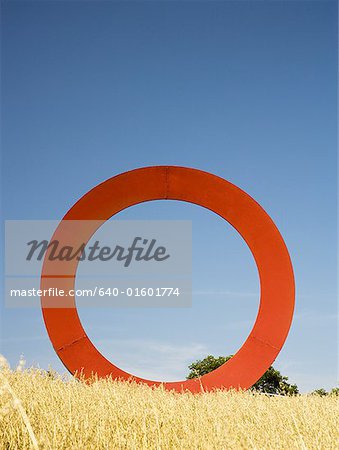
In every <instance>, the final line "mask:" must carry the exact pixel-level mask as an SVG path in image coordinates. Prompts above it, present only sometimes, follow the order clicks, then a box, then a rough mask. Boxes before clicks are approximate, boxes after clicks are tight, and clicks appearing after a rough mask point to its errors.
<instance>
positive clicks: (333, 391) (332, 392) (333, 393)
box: [330, 387, 339, 396]
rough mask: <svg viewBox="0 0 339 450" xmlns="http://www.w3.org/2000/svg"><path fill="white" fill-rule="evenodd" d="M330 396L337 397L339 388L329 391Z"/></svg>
mask: <svg viewBox="0 0 339 450" xmlns="http://www.w3.org/2000/svg"><path fill="white" fill-rule="evenodd" d="M330 395H335V396H339V387H335V388H333V389H332V390H331V392H330Z"/></svg>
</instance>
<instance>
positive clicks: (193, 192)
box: [41, 166, 295, 392]
mask: <svg viewBox="0 0 339 450" xmlns="http://www.w3.org/2000/svg"><path fill="white" fill-rule="evenodd" d="M163 199H169V200H180V201H184V202H189V203H194V204H196V205H200V206H202V207H204V208H207V209H209V210H210V211H213V212H215V213H216V214H218V215H219V216H221V217H222V218H224V219H225V220H227V222H229V223H230V224H231V225H232V226H233V227H234V228H235V229H236V230H237V231H238V232H239V233H240V235H241V236H242V237H243V239H244V240H245V241H246V243H247V245H248V246H249V248H250V250H251V252H252V254H253V256H254V259H255V262H256V265H257V267H258V271H259V278H260V306H259V310H258V315H257V318H256V321H255V323H254V326H253V328H252V330H251V332H250V334H249V336H248V338H247V339H246V341H245V342H244V344H243V345H242V347H241V348H240V349H239V350H238V351H237V353H236V354H235V355H234V356H233V357H232V358H231V359H230V360H229V361H227V362H226V363H225V364H223V365H222V366H221V367H219V368H218V369H216V370H214V371H213V372H210V373H208V374H206V375H204V376H203V377H201V378H200V379H190V380H185V381H177V382H159V381H151V380H145V379H142V378H139V377H136V376H134V375H131V374H129V373H127V372H125V371H123V370H121V369H119V368H118V367H116V366H115V365H114V364H112V363H111V362H110V361H108V360H107V359H106V358H105V357H104V356H103V355H102V354H101V353H100V352H99V351H98V350H97V349H96V347H95V346H94V345H93V344H92V342H91V341H90V339H89V338H88V336H87V335H86V332H85V330H84V328H83V327H82V324H81V321H80V318H79V316H78V313H77V309H76V304H75V298H74V297H67V300H66V301H67V304H66V305H63V306H65V307H58V308H55V307H54V308H53V307H50V306H49V305H48V302H49V299H48V298H47V297H44V296H42V298H41V306H42V312H43V317H44V321H45V325H46V328H47V331H48V334H49V337H50V340H51V342H52V344H53V347H54V349H55V351H56V353H57V354H58V356H59V358H60V359H61V361H62V362H63V364H64V365H65V366H66V368H67V369H68V370H69V371H70V372H71V373H72V374H73V375H75V376H78V374H80V373H82V376H84V377H85V378H90V377H91V376H93V374H96V375H97V376H98V377H107V376H111V377H112V378H114V379H119V380H134V381H136V382H140V383H146V384H148V385H150V386H158V385H160V384H161V385H163V386H164V387H165V388H166V389H174V390H176V391H178V392H182V391H185V390H189V391H191V392H201V391H202V390H204V391H210V390H213V389H217V388H223V389H229V388H234V389H248V388H249V387H251V386H252V385H253V384H254V383H255V382H256V381H257V380H258V379H259V378H260V377H261V376H262V375H263V374H264V373H265V371H266V370H267V369H268V367H269V366H270V365H271V364H272V363H273V361H274V360H275V358H276V357H277V355H278V353H279V351H280V350H281V348H282V346H283V344H284V342H285V339H286V337H287V334H288V331H289V328H290V325H291V322H292V316H293V310H294V295H295V294H294V291H295V288H294V276H293V268H292V264H291V260H290V257H289V253H288V250H287V248H286V245H285V243H284V241H283V238H282V237H281V235H280V233H279V231H278V229H277V227H276V226H275V224H274V223H273V221H272V219H271V218H270V217H269V216H268V214H267V213H266V212H265V211H264V210H263V208H262V207H261V206H260V205H259V204H258V203H257V202H256V201H255V200H253V199H252V198H251V197H250V196H249V195H248V194H246V192H244V191H242V190H241V189H239V188H238V187H237V186H235V185H233V184H231V183H229V182H228V181H226V180H224V179H222V178H220V177H217V176H215V175H212V174H210V173H207V172H203V171H201V170H197V169H192V168H187V167H177V166H156V167H144V168H140V169H135V170H132V171H130V172H125V173H122V174H120V175H117V176H115V177H112V178H110V179H109V180H107V181H104V182H103V183H101V184H99V185H98V186H96V187H95V188H93V189H92V190H90V191H89V192H87V193H86V194H85V195H84V196H83V197H82V198H81V199H80V200H79V201H78V202H77V203H75V205H74V206H73V207H72V208H71V209H70V210H69V211H68V212H67V214H66V215H65V217H64V218H63V219H62V221H61V222H60V223H59V226H58V227H57V229H56V231H55V234H54V236H53V239H59V238H61V239H62V229H63V224H65V223H67V222H65V221H68V220H73V221H74V220H88V221H93V222H90V223H91V224H93V225H91V226H90V227H86V229H85V230H79V234H77V233H74V234H72V237H71V239H72V242H73V243H74V248H77V244H78V243H79V242H88V240H89V239H90V237H91V236H92V235H93V234H94V233H95V231H96V230H97V229H98V228H99V226H100V225H101V224H102V223H104V222H105V221H106V220H108V219H109V218H110V217H112V216H113V215H114V214H117V213H118V212H120V211H122V210H124V209H126V208H128V207H130V206H133V205H137V204H139V203H142V202H147V201H151V200H163ZM47 256H48V254H46V256H45V261H44V265H43V269H42V275H41V289H48V288H50V287H53V283H54V281H53V278H51V275H50V272H49V270H48V269H49V267H48V266H49V260H48V259H47ZM70 264H73V266H72V267H71V272H70V273H71V275H68V276H65V277H62V278H61V283H62V287H63V289H64V290H65V291H67V290H69V289H74V284H75V277H76V271H77V264H78V262H71V263H70Z"/></svg>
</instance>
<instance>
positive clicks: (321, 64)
mask: <svg viewBox="0 0 339 450" xmlns="http://www.w3.org/2000/svg"><path fill="white" fill-rule="evenodd" d="M336 82H337V3H336V2H334V1H328V2H327V1H286V2H285V1H284V2H279V1H272V2H269V1H258V2H257V1H251V2H246V1H241V2H231V1H218V2H213V1H201V2H195V1H187V2H174V1H169V2H165V1H149V2H142V1H139V2H130V1H128V2H115V1H110V2H108V1H107V2H101V1H96V2H94V1H93V2H80V1H77V2H58V1H57V2H52V1H46V2H38V1H34V2H30V1H26V2H17V1H8V2H3V4H2V130H1V131H2V187H3V204H2V209H3V217H4V219H60V218H61V217H62V216H63V214H64V213H65V212H66V211H67V210H68V209H69V208H70V206H71V205H72V204H73V203H74V202H75V201H76V200H77V199H78V198H79V197H81V196H82V195H83V194H84V193H85V192H87V191H88V190H89V189H90V188H92V187H93V186H95V185H96V184H98V183H99V182H101V181H103V180H105V179H107V178H109V177H111V176H113V175H116V174H118V173H120V172H122V171H125V170H130V169H133V168H136V167H140V166H147V165H154V164H174V165H175V164H177V165H184V166H190V167H196V168H199V169H203V170H206V171H210V172H212V173H215V174H217V175H219V176H222V177H224V178H226V179H228V180H230V181H231V182H233V183H235V184H236V185H238V186H239V187H241V188H242V189H244V190H245V191H247V192H248V193H249V194H250V195H251V196H253V197H254V198H255V199H256V200H257V201H258V202H259V203H260V204H261V205H262V206H263V207H264V208H265V209H266V211H267V212H268V213H269V214H270V215H271V217H272V218H273V220H274V221H275V223H276V224H277V226H278V228H279V229H280V231H281V233H282V235H283V237H284V239H285V241H286V243H287V245H288V248H289V250H290V253H291V257H292V260H293V264H294V269H295V276H296V284H297V298H296V312H295V319H294V322H293V326H292V329H291V332H290V335H289V337H288V340H287V342H286V344H285V346H284V348H283V350H282V352H281V353H280V355H279V357H278V359H277V360H276V362H275V366H276V367H277V368H279V369H281V371H282V372H283V373H284V374H286V375H288V376H289V378H290V381H293V382H296V383H297V384H298V385H299V386H300V388H301V389H302V390H303V391H308V390H311V389H313V388H316V387H321V386H323V387H325V388H330V387H333V386H334V385H335V384H336V379H337V349H336V329H337V319H338V315H337V301H336V229H337V222H336V221H337V217H336V173H337V165H336V115H337V113H336V111H337V105H336ZM202 189H203V187H202ZM120 216H121V218H122V219H123V218H126V219H127V218H128V219H134V218H138V219H146V218H152V219H157V218H159V219H164V218H166V219H170V218H174V219H189V220H192V224H193V291H194V295H193V307H192V308H190V309H186V310H185V311H183V310H182V309H181V310H174V309H162V310H160V309H159V310H158V309H154V310H146V309H135V310H130V309H126V310H122V309H120V310H118V309H110V310H103V309H98V310H88V309H87V310H80V316H81V319H82V321H83V324H84V326H85V328H86V331H87V332H88V334H89V336H90V337H91V338H92V339H93V341H94V343H95V344H96V345H97V346H98V348H99V349H100V350H101V351H102V352H103V353H104V355H105V356H107V357H108V358H110V359H111V360H112V362H114V363H116V364H117V365H120V366H121V367H122V368H123V369H126V370H129V371H131V372H132V373H134V374H136V375H143V376H146V377H150V378H153V379H156V378H157V379H163V380H165V379H167V380H173V379H182V378H183V377H185V375H186V374H187V365H188V364H189V363H190V362H192V361H193V360H195V359H197V358H202V357H204V356H206V355H207V354H214V355H227V354H230V353H233V352H235V351H236V350H237V349H238V348H239V346H240V345H241V344H242V342H243V341H244V339H245V338H246V336H247V334H248V332H249V331H250V329H251V326H252V324H253V322H254V319H255V316H256V312H257V308H258V302H259V294H258V292H259V286H258V275H257V271H256V267H255V264H254V262H253V258H252V256H251V254H250V252H249V250H248V249H247V247H246V245H245V243H244V242H243V241H242V240H241V238H240V236H238V235H237V233H236V232H235V231H234V230H233V229H232V228H231V226H229V225H228V224H227V223H225V222H223V221H222V220H221V219H219V218H218V217H215V216H214V215H213V214H212V213H210V212H208V211H205V210H203V209H201V208H199V207H196V206H192V205H186V204H180V203H177V202H152V203H149V204H143V205H140V206H137V207H134V208H131V209H130V210H128V211H126V212H124V213H121V214H120ZM209 249H210V250H209ZM0 350H1V352H2V353H3V354H5V355H6V356H7V357H8V358H9V360H10V362H11V364H12V365H15V363H16V361H17V360H18V359H19V356H20V354H21V353H23V354H24V355H25V358H26V360H27V364H28V365H31V364H35V365H40V366H41V367H44V368H47V367H48V365H51V366H53V367H54V368H55V369H57V370H60V371H63V370H64V368H63V366H62V364H61V363H60V362H59V360H58V357H57V356H56V354H55V353H54V351H53V349H52V346H51V344H50V342H49V340H48V338H47V334H46V331H45V327H44V324H43V320H42V316H41V312H40V310H39V309H27V310H19V309H13V310H10V309H5V308H2V310H1V349H0Z"/></svg>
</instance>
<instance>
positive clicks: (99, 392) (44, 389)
mask: <svg viewBox="0 0 339 450" xmlns="http://www.w3.org/2000/svg"><path fill="white" fill-rule="evenodd" d="M19 369H20V367H19ZM338 426H339V423H338V397H335V396H328V397H323V398H322V397H319V396H315V395H299V396H295V397H268V396H266V395H260V394H253V393H250V392H235V391H233V392H231V391H229V392H226V391H216V392H213V393H202V394H195V395H194V394H191V393H188V392H187V393H183V394H177V393H174V392H168V391H165V390H164V389H162V388H157V389H151V388H149V387H148V386H145V385H137V384H133V383H126V382H125V383H124V382H115V381H112V380H98V381H95V382H93V383H92V384H85V383H82V382H79V381H76V380H74V379H71V380H69V379H67V380H66V379H62V378H61V377H60V376H50V375H48V373H47V372H45V371H42V370H38V369H22V370H16V371H12V370H10V369H9V368H6V367H3V368H2V369H1V370H0V449H1V450H5V449H6V450H12V449H13V450H17V449H53V450H58V449H65V450H66V449H67V450H70V449H71V450H73V449H74V450H86V449H136V450H141V449H162V450H168V449H180V450H181V449H183V450H185V449H190V450H192V449H268V450H272V449H336V448H339V445H338Z"/></svg>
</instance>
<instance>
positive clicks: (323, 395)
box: [311, 388, 328, 397]
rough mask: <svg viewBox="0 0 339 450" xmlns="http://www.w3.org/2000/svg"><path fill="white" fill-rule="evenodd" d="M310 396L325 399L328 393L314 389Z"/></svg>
mask: <svg viewBox="0 0 339 450" xmlns="http://www.w3.org/2000/svg"><path fill="white" fill-rule="evenodd" d="M311 394H312V395H319V397H325V396H326V395H328V392H327V391H326V390H325V389H323V388H320V389H316V390H315V391H313V392H311Z"/></svg>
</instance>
